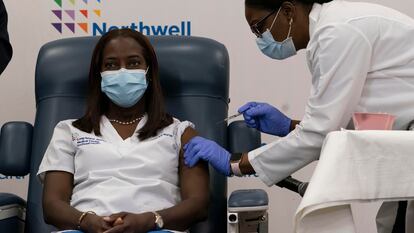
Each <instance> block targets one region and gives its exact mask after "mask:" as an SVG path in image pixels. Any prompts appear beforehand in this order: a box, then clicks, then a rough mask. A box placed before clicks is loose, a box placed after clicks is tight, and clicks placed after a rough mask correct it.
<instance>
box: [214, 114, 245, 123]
mask: <svg viewBox="0 0 414 233" xmlns="http://www.w3.org/2000/svg"><path fill="white" fill-rule="evenodd" d="M242 114H243V113H237V114H234V115H231V116H229V117H227V118H225V119H224V120H221V121H219V122H217V124H219V123H223V122H227V121H229V120H231V119H233V118H236V117H238V116H240V115H242Z"/></svg>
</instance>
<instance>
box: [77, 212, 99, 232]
mask: <svg viewBox="0 0 414 233" xmlns="http://www.w3.org/2000/svg"><path fill="white" fill-rule="evenodd" d="M95 216H96V214H95V212H93V211H86V212H83V213H82V214H81V215H80V216H79V218H78V224H77V228H78V230H83V231H85V230H86V229H87V228H88V226H89V225H90V224H89V222H90V220H91V219H93V218H94V217H95Z"/></svg>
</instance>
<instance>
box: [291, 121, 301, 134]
mask: <svg viewBox="0 0 414 233" xmlns="http://www.w3.org/2000/svg"><path fill="white" fill-rule="evenodd" d="M299 123H300V121H298V120H290V127H289V132H292V131H293V130H294V129H295V128H296V125H298V124H299Z"/></svg>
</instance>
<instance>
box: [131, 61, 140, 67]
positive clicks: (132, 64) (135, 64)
mask: <svg viewBox="0 0 414 233" xmlns="http://www.w3.org/2000/svg"><path fill="white" fill-rule="evenodd" d="M140 64H141V63H140V62H139V61H131V62H129V66H139V65H140Z"/></svg>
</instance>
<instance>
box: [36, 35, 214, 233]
mask: <svg viewBox="0 0 414 233" xmlns="http://www.w3.org/2000/svg"><path fill="white" fill-rule="evenodd" d="M195 135H196V132H195V130H194V129H193V125H192V124H191V123H190V122H180V121H179V120H177V119H174V118H172V117H171V116H169V115H168V114H167V113H166V112H165V110H164V105H163V97H162V93H161V86H160V82H159V77H158V63H157V58H156V55H155V52H154V49H153V47H152V46H151V44H150V42H149V40H148V39H147V38H146V37H145V36H143V35H142V34H141V33H139V32H136V31H132V30H129V29H121V30H113V31H110V32H109V33H107V34H105V35H104V36H103V37H102V38H101V39H100V40H99V42H98V43H97V45H96V47H95V50H94V52H93V56H92V62H91V67H90V74H89V93H88V105H87V109H86V114H85V115H84V116H83V117H82V118H80V119H77V120H65V121H62V122H60V123H58V125H57V126H56V128H55V131H54V134H53V137H52V139H51V142H50V144H49V146H48V148H47V151H46V153H45V155H44V158H43V161H42V163H41V165H40V168H39V172H38V175H39V177H40V179H41V181H42V182H43V183H44V192H43V210H44V217H45V221H46V222H47V223H48V224H51V225H54V226H56V227H57V228H59V229H61V230H64V229H78V230H81V231H83V232H88V233H102V232H105V233H125V232H130V233H132V232H134V233H141V232H142V233H146V232H149V231H154V230H157V231H159V230H163V229H167V230H168V232H184V231H186V229H188V228H189V227H190V226H191V225H192V224H194V223H195V222H197V221H199V220H202V219H204V218H205V217H206V215H207V209H208V200H209V190H208V189H209V188H208V187H209V178H208V170H207V166H206V164H204V163H199V164H198V165H196V166H195V167H194V168H188V167H186V166H184V162H183V161H184V160H183V156H182V154H183V153H182V149H181V147H182V146H181V145H183V144H185V143H186V142H187V141H188V140H189V139H191V138H192V137H194V136H195Z"/></svg>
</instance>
